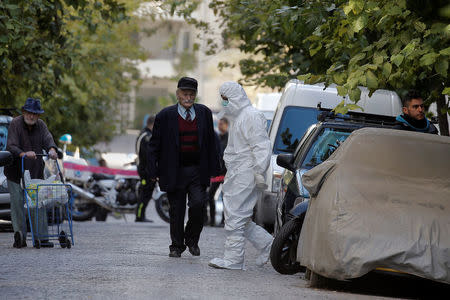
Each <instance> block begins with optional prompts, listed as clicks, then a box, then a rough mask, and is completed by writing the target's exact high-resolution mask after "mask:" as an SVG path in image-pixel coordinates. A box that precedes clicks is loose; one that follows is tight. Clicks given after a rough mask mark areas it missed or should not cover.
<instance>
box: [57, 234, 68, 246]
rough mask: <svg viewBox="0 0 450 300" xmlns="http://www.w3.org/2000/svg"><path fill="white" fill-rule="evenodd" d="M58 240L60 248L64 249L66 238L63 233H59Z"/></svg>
mask: <svg viewBox="0 0 450 300" xmlns="http://www.w3.org/2000/svg"><path fill="white" fill-rule="evenodd" d="M58 240H59V245H60V246H61V248H66V246H67V236H66V233H65V232H64V231H61V232H60V233H59V237H58Z"/></svg>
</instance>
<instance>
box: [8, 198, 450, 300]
mask: <svg viewBox="0 0 450 300" xmlns="http://www.w3.org/2000/svg"><path fill="white" fill-rule="evenodd" d="M148 214H150V216H151V218H152V219H154V220H155V223H152V224H137V223H134V222H133V221H134V217H133V216H131V215H128V216H127V221H125V220H124V219H114V218H112V217H109V219H108V220H107V222H105V223H101V222H95V221H92V222H85V223H74V228H73V229H74V236H75V245H74V246H73V247H72V248H71V249H61V248H60V247H59V246H56V247H55V248H53V249H39V250H38V249H33V248H32V247H30V246H29V247H28V248H25V249H14V248H12V236H13V234H12V233H11V232H0V299H61V298H76V299H298V298H301V299H346V300H349V299H385V296H386V298H388V297H389V296H395V297H403V296H405V297H412V298H416V296H417V294H416V293H413V294H408V293H406V294H403V293H402V292H403V291H404V290H407V289H409V288H408V286H411V283H412V284H413V285H416V283H414V282H411V281H407V282H406V283H404V285H405V286H404V287H397V285H398V284H395V283H394V284H393V285H392V284H390V283H389V282H391V281H390V279H388V280H386V279H385V280H384V281H383V280H381V282H380V281H377V282H376V283H375V285H370V284H369V288H362V289H361V288H360V285H361V284H358V288H355V286H353V287H351V288H342V289H337V290H318V289H312V288H310V287H308V283H307V281H305V280H304V275H303V274H297V275H291V276H286V275H280V274H278V273H277V272H276V271H275V270H273V268H272V267H271V266H270V263H269V264H267V265H266V266H264V267H263V268H259V267H257V266H256V265H255V257H256V253H255V251H254V249H253V248H252V247H251V245H247V253H246V254H247V258H248V260H247V270H246V271H229V270H217V269H213V268H210V267H208V265H207V263H208V261H209V260H210V259H211V258H213V257H216V256H220V255H221V254H222V253H223V242H224V232H223V229H222V228H211V227H205V229H204V231H203V233H202V238H201V241H200V245H199V246H200V248H201V256H200V257H193V256H191V255H190V253H189V252H188V251H186V252H184V253H183V255H182V257H181V258H170V257H168V253H169V249H168V245H169V242H170V241H169V226H168V224H166V223H164V222H163V221H162V220H160V219H158V216H156V215H155V212H154V208H153V207H150V209H149V210H148ZM30 244H31V242H29V245H30ZM386 286H387V287H386ZM389 286H390V287H389ZM443 291H444V292H445V290H443ZM447 291H448V290H447ZM375 295H376V296H375ZM447 295H448V294H447Z"/></svg>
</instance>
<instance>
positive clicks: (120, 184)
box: [116, 178, 125, 191]
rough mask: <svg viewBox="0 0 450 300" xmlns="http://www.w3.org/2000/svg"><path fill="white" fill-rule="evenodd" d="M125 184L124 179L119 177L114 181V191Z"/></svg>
mask: <svg viewBox="0 0 450 300" xmlns="http://www.w3.org/2000/svg"><path fill="white" fill-rule="evenodd" d="M124 185H125V179H124V178H120V179H119V180H117V183H116V191H119V190H120V189H121V188H122V187H123V186H124Z"/></svg>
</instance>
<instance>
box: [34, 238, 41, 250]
mask: <svg viewBox="0 0 450 300" xmlns="http://www.w3.org/2000/svg"><path fill="white" fill-rule="evenodd" d="M34 248H36V249H39V248H41V241H40V240H35V241H34Z"/></svg>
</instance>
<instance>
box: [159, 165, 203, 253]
mask: <svg viewBox="0 0 450 300" xmlns="http://www.w3.org/2000/svg"><path fill="white" fill-rule="evenodd" d="M186 196H187V197H188V203H187V204H188V207H189V209H188V221H187V224H186V228H185V227H184V217H185V213H186ZM167 197H168V198H169V205H170V209H169V215H170V238H171V239H172V245H170V247H169V248H170V250H175V249H177V250H181V251H184V250H185V249H186V246H188V247H189V246H194V245H197V244H198V241H199V239H200V233H201V232H202V229H203V216H204V210H205V203H206V201H207V200H206V199H207V196H206V186H204V185H201V184H200V170H199V168H198V167H197V166H193V167H181V168H180V169H179V170H178V176H177V188H176V190H175V191H173V192H168V193H167Z"/></svg>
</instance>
